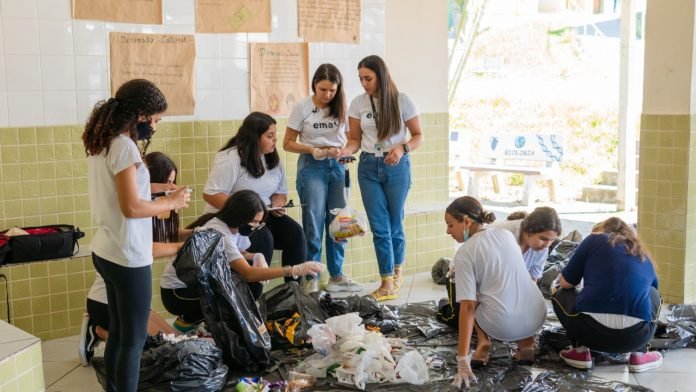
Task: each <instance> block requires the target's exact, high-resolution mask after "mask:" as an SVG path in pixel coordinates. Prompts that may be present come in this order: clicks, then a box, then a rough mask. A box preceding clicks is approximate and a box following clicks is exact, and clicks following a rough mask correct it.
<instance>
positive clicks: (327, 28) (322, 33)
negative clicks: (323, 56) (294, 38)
mask: <svg viewBox="0 0 696 392" xmlns="http://www.w3.org/2000/svg"><path fill="white" fill-rule="evenodd" d="M360 15H361V8H360V0H297V31H298V35H299V36H300V37H302V38H304V39H305V41H307V42H342V43H349V44H359V43H360V20H361V17H360Z"/></svg>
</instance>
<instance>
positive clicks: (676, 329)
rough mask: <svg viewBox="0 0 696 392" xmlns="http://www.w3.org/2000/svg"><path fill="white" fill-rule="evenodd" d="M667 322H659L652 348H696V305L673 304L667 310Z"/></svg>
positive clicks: (651, 343) (651, 341) (665, 316)
mask: <svg viewBox="0 0 696 392" xmlns="http://www.w3.org/2000/svg"><path fill="white" fill-rule="evenodd" d="M663 317H664V318H665V319H666V320H667V321H666V322H662V321H658V322H657V330H656V331H655V336H654V337H653V339H652V340H650V346H651V347H653V348H656V349H665V350H667V349H676V348H685V347H692V348H696V305H694V304H691V305H684V304H671V305H668V306H667V308H666V309H665V314H664V315H663Z"/></svg>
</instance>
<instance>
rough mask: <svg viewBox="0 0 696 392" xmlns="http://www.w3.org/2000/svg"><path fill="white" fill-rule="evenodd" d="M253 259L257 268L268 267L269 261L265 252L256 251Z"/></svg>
mask: <svg viewBox="0 0 696 392" xmlns="http://www.w3.org/2000/svg"><path fill="white" fill-rule="evenodd" d="M251 261H252V262H253V264H252V265H253V266H254V267H256V268H268V263H267V262H266V258H265V257H264V256H263V253H254V257H252V258H251Z"/></svg>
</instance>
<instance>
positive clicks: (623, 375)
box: [592, 365, 639, 385]
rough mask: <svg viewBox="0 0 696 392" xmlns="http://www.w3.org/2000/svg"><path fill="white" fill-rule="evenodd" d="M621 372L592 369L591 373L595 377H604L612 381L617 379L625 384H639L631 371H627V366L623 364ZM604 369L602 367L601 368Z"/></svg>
mask: <svg viewBox="0 0 696 392" xmlns="http://www.w3.org/2000/svg"><path fill="white" fill-rule="evenodd" d="M623 369H624V371H623V372H603V371H597V370H595V371H593V372H592V375H593V376H595V377H600V378H604V379H607V380H612V381H619V382H623V383H626V384H633V385H639V383H638V380H636V378H635V377H634V376H633V374H632V373H629V372H628V368H627V367H626V366H625V365H624V366H623ZM602 370H604V369H602Z"/></svg>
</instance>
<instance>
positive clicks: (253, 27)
mask: <svg viewBox="0 0 696 392" xmlns="http://www.w3.org/2000/svg"><path fill="white" fill-rule="evenodd" d="M196 32H197V33H237V32H246V33H270V32H271V0H196Z"/></svg>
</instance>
